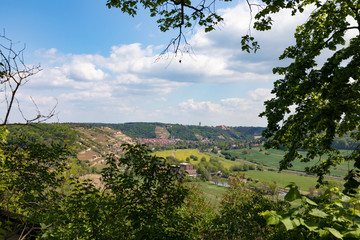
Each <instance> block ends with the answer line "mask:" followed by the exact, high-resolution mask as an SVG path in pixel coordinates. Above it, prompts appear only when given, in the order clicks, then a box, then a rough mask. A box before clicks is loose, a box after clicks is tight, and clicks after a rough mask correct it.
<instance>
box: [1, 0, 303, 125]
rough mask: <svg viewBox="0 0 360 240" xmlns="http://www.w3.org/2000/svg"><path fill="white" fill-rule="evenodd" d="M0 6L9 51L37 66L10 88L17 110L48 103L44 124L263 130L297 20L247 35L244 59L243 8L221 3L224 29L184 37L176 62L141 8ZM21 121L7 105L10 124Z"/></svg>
mask: <svg viewBox="0 0 360 240" xmlns="http://www.w3.org/2000/svg"><path fill="white" fill-rule="evenodd" d="M0 2H1V14H0V32H1V34H2V35H3V34H5V35H6V37H7V38H10V39H12V40H13V42H14V45H13V48H15V49H21V48H22V47H24V46H26V48H25V51H24V59H25V63H26V64H27V65H29V66H31V65H40V66H41V69H42V71H40V72H39V73H37V74H36V75H34V76H32V77H31V78H30V79H29V81H28V82H27V83H26V84H25V85H23V86H22V87H21V89H20V90H19V92H18V94H17V99H18V101H19V105H20V107H21V111H22V113H23V115H25V117H26V118H28V119H31V118H33V117H34V116H36V114H37V111H36V109H37V108H38V109H39V110H40V111H41V113H42V114H44V115H45V114H46V113H47V112H48V111H50V110H51V109H52V108H53V107H54V106H56V113H57V114H56V116H55V117H54V118H53V119H51V120H50V122H106V123H124V122H163V123H179V124H186V125H198V124H199V122H201V124H202V125H206V126H216V125H228V126H266V119H264V118H259V117H258V115H259V113H260V112H262V111H263V110H264V105H263V102H264V101H265V100H268V99H270V98H271V89H272V87H273V82H274V81H275V80H277V79H279V78H280V76H276V75H273V74H272V68H274V67H276V66H283V65H286V62H281V61H279V60H278V57H279V55H280V54H281V53H282V51H283V50H284V49H285V48H286V47H287V46H289V45H290V44H292V43H293V42H294V40H293V34H294V32H295V29H296V26H297V25H298V24H300V23H302V22H304V20H305V19H306V15H301V16H296V17H292V16H291V15H290V14H289V13H288V12H283V13H280V14H278V15H276V16H275V17H274V19H275V22H274V25H273V29H272V30H271V31H267V32H256V31H255V30H251V34H252V35H253V36H254V37H255V38H256V39H257V40H258V41H259V43H260V46H261V49H260V50H259V51H258V52H257V53H255V54H254V53H252V54H249V53H246V52H243V51H241V44H240V42H241V36H243V35H245V34H247V33H248V31H249V22H250V13H249V8H248V6H247V5H246V4H245V3H244V2H243V1H233V2H232V3H230V4H227V3H221V4H219V5H217V12H218V13H220V14H221V15H222V16H223V18H224V22H222V23H221V24H220V25H219V26H217V27H216V30H214V31H212V32H210V33H205V32H204V30H203V29H201V28H199V27H195V28H193V29H190V30H186V32H185V34H186V37H187V41H188V42H189V44H190V45H191V49H192V51H191V52H190V54H182V55H181V54H178V55H177V56H175V55H174V54H171V53H169V54H165V55H159V54H160V53H161V52H162V51H163V50H164V49H165V47H166V46H167V44H168V43H169V41H170V40H171V39H172V38H173V37H175V36H176V34H177V32H176V31H169V32H166V33H163V32H161V31H160V30H159V29H158V27H157V24H156V19H155V18H151V17H149V15H148V13H147V12H146V11H139V13H138V15H137V16H135V17H134V18H133V17H130V16H128V15H127V14H124V13H122V12H121V11H120V10H119V9H115V8H114V9H109V8H108V7H107V6H106V0H76V1H74V0H61V1H60V0H51V1H49V0H17V1H14V0H0ZM254 11H255V9H254ZM254 13H255V12H253V14H254ZM2 43H3V44H4V41H2ZM5 44H6V42H5ZM180 59H181V62H180V61H179V60H180ZM1 104H2V105H3V106H1V109H2V110H3V108H4V106H5V105H4V104H5V103H4V102H3V101H2V102H1ZM35 104H36V106H35ZM16 107H17V106H16ZM1 114H3V113H1ZM2 116H4V115H2ZM0 117H1V116H0ZM1 119H3V117H2V118H1ZM21 120H22V118H21V116H20V114H19V111H18V110H17V109H16V108H15V109H14V111H13V112H12V115H11V116H10V121H11V122H19V121H21Z"/></svg>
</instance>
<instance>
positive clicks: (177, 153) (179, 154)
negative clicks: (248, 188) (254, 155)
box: [154, 149, 239, 169]
mask: <svg viewBox="0 0 360 240" xmlns="http://www.w3.org/2000/svg"><path fill="white" fill-rule="evenodd" d="M154 154H155V155H156V156H158V157H163V158H166V157H167V156H173V157H176V158H177V159H179V160H180V161H181V162H186V158H188V157H190V156H191V155H194V156H196V157H198V159H199V160H198V161H194V160H193V159H190V163H191V164H194V165H197V164H198V163H199V162H200V159H201V158H202V157H205V158H206V161H209V160H210V157H211V156H214V157H217V159H218V160H219V162H220V163H221V164H222V165H223V166H224V167H225V168H227V169H229V168H230V167H231V166H233V165H236V164H238V163H239V162H235V161H230V160H227V159H225V158H222V157H218V156H217V155H215V154H212V153H202V152H199V150H197V149H177V150H167V151H159V152H155V153H154Z"/></svg>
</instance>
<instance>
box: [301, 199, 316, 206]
mask: <svg viewBox="0 0 360 240" xmlns="http://www.w3.org/2000/svg"><path fill="white" fill-rule="evenodd" d="M304 198H305V201H306V202H307V203H308V204H310V205H313V206H317V203H316V202H314V201H312V200H311V199H309V198H308V197H304Z"/></svg>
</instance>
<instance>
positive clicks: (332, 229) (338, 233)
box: [326, 228, 343, 239]
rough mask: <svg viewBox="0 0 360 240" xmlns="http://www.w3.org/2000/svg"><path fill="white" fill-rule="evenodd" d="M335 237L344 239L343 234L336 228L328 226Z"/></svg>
mask: <svg viewBox="0 0 360 240" xmlns="http://www.w3.org/2000/svg"><path fill="white" fill-rule="evenodd" d="M326 229H327V230H328V231H329V232H330V233H331V234H332V235H333V236H334V237H336V238H338V239H343V235H342V234H341V233H340V232H339V231H338V230H336V229H335V228H326Z"/></svg>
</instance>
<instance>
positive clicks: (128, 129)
mask: <svg viewBox="0 0 360 240" xmlns="http://www.w3.org/2000/svg"><path fill="white" fill-rule="evenodd" d="M89 125H90V126H107V127H110V128H113V129H116V130H120V131H122V132H123V133H124V134H126V135H128V136H130V137H132V138H161V137H162V136H163V135H161V134H157V133H156V129H158V130H159V129H162V131H163V132H165V130H166V132H168V133H169V134H170V135H169V137H170V138H174V139H182V140H192V141H198V140H202V139H209V140H212V141H227V140H252V139H254V136H261V134H262V131H264V129H265V128H263V127H228V126H224V125H221V126H216V127H208V126H195V125H181V124H168V123H143V122H140V123H135V122H133V123H121V124H106V123H91V124H89ZM164 138H168V137H167V134H165V136H164Z"/></svg>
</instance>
